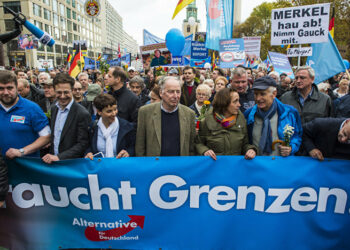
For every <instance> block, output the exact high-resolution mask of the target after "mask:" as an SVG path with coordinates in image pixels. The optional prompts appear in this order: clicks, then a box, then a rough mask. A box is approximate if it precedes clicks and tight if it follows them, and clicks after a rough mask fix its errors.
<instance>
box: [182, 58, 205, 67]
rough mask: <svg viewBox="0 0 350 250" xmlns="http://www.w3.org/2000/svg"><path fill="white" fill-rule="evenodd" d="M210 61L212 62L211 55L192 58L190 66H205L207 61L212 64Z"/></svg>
mask: <svg viewBox="0 0 350 250" xmlns="http://www.w3.org/2000/svg"><path fill="white" fill-rule="evenodd" d="M185 61H186V60H185ZM210 62H211V57H208V58H204V59H191V60H190V66H191V67H195V68H204V65H205V64H206V63H209V64H210ZM185 63H186V62H185Z"/></svg>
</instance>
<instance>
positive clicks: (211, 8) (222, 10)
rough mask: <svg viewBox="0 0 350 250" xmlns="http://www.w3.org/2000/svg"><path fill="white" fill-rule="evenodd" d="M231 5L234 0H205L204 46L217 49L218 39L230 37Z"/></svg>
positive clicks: (231, 22)
mask: <svg viewBox="0 0 350 250" xmlns="http://www.w3.org/2000/svg"><path fill="white" fill-rule="evenodd" d="M233 6H234V0H221V1H220V0H206V9H207V36H206V40H205V47H206V48H208V49H212V50H219V41H220V40H223V39H231V38H232V27H233Z"/></svg>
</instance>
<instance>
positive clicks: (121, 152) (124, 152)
mask: <svg viewBox="0 0 350 250" xmlns="http://www.w3.org/2000/svg"><path fill="white" fill-rule="evenodd" d="M129 156H130V155H129V153H128V151H126V150H124V149H123V150H122V151H120V152H119V154H118V155H117V159H119V158H124V157H129Z"/></svg>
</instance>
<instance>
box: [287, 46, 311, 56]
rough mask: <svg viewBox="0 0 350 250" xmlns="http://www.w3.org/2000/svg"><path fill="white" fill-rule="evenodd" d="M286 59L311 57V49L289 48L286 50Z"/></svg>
mask: <svg viewBox="0 0 350 250" xmlns="http://www.w3.org/2000/svg"><path fill="white" fill-rule="evenodd" d="M287 56H288V57H297V56H312V47H302V48H289V49H288V50H287Z"/></svg>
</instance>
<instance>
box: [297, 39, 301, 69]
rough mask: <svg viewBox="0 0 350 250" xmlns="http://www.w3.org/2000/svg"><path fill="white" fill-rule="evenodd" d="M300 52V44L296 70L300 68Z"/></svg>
mask: <svg viewBox="0 0 350 250" xmlns="http://www.w3.org/2000/svg"><path fill="white" fill-rule="evenodd" d="M300 50H301V44H299V55H298V68H299V67H300V58H301V56H300Z"/></svg>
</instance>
